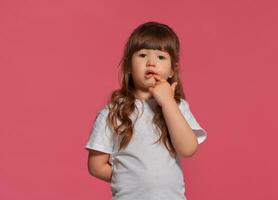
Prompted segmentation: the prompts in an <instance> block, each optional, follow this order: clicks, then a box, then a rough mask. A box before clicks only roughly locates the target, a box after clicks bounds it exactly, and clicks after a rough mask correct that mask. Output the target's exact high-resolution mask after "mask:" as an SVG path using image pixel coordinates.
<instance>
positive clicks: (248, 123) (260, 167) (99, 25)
mask: <svg viewBox="0 0 278 200" xmlns="http://www.w3.org/2000/svg"><path fill="white" fill-rule="evenodd" d="M136 2H137V3H135V2H133V1H127V0H125V1H92V0H90V1H89V0H81V1H80V0H79V1H77V0H76V1H61V0H53V1H7V0H6V1H1V2H0V23H1V26H0V66H1V68H0V69H1V71H0V89H1V98H0V101H1V104H0V105H1V107H0V110H1V112H0V116H1V118H0V120H1V123H0V131H1V133H0V159H1V163H0V199H3V200H6V199H12V200H22V199H28V200H32V199H40V200H44V199H47V200H48V199H50V198H51V199H67V200H76V199H82V200H85V199H88V200H89V199H90V200H91V199H96V200H109V199H111V193H110V186H109V184H108V183H106V182H103V181H101V180H98V179H96V178H94V177H92V176H90V175H89V174H88V171H87V151H86V150H85V149H84V148H83V146H84V145H85V143H86V141H87V138H88V134H89V131H90V129H91V126H92V123H93V121H92V120H93V119H94V117H95V114H96V111H97V110H98V109H99V108H100V107H101V106H103V104H104V103H105V101H106V100H107V98H108V95H109V94H110V93H111V91H112V90H114V89H116V88H118V87H119V82H118V67H117V65H118V63H119V61H120V58H121V56H122V51H123V46H124V43H125V41H126V40H127V37H128V36H129V34H130V33H131V31H132V30H133V29H134V28H135V27H136V26H138V25H139V24H141V23H143V22H146V21H151V20H153V21H159V22H162V23H166V24H168V25H170V26H171V27H172V28H173V29H174V30H175V31H176V33H177V34H178V36H179V37H180V41H181V45H182V47H181V51H182V52H181V68H182V69H181V77H182V80H183V84H184V89H185V93H186V95H187V100H188V101H189V103H190V107H191V110H192V112H193V113H194V115H195V117H196V118H197V120H198V121H199V123H200V124H201V126H202V127H203V128H205V129H206V130H207V132H208V139H207V141H206V142H205V143H203V144H201V145H200V146H199V149H198V152H197V153H196V154H195V155H194V156H193V157H191V158H187V159H184V160H183V167H184V168H183V169H184V175H185V181H186V195H187V197H188V199H189V200H203V199H206V200H208V199H211V200H218V199H219V200H220V199H225V200H234V199H237V200H239V199H242V200H245V199H252V200H261V199H267V200H274V199H278V191H277V180H278V172H277V169H278V160H277V155H276V154H277V139H278V136H277V134H278V126H277V122H276V120H277V111H278V110H277V102H278V98H277V97H278V94H277V85H278V84H277V83H278V81H277V74H278V73H277V72H278V70H277V64H278V61H277V53H278V51H277V44H278V39H277V35H278V28H277V27H278V26H277V25H278V23H277V19H278V17H277V6H278V5H277V3H276V1H274V0H273V1H254V0H252V1H251V0H249V1H247V0H244V1H243V0H241V1H222V0H218V1H217V0H212V1H176V2H174V1H171V2H170V1H155V0H153V1H149V0H148V1H147V0H145V1H136Z"/></svg>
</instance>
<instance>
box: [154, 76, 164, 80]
mask: <svg viewBox="0 0 278 200" xmlns="http://www.w3.org/2000/svg"><path fill="white" fill-rule="evenodd" d="M154 77H155V79H156V80H159V81H164V79H163V78H162V77H160V76H159V75H158V74H154Z"/></svg>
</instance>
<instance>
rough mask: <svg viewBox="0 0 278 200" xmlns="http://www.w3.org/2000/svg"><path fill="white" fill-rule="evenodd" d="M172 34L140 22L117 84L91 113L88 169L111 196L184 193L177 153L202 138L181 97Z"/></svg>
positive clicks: (136, 199)
mask: <svg viewBox="0 0 278 200" xmlns="http://www.w3.org/2000/svg"><path fill="white" fill-rule="evenodd" d="M179 48H180V44H179V39H178V37H177V35H176V34H175V32H174V31H173V30H172V29H171V28H170V27H169V26H167V25H165V24H161V23H158V22H147V23H144V24H141V25H140V26H138V27H137V28H136V29H135V30H134V31H133V32H132V34H131V35H130V37H129V39H128V41H127V43H126V45H125V49H124V55H123V58H122V60H121V63H122V65H121V72H122V74H121V75H122V77H121V80H122V83H121V88H120V89H119V90H116V91H114V92H113V93H112V95H111V97H110V99H109V101H108V102H107V104H106V105H105V106H104V107H102V108H101V109H100V110H99V111H98V113H97V116H96V118H95V121H94V125H93V128H92V130H91V134H90V136H89V139H88V142H87V143H86V145H85V148H86V149H87V150H89V157H88V169H89V172H90V174H91V175H93V176H95V177H97V178H99V179H101V180H104V181H107V182H109V183H111V190H112V199H113V200H155V199H159V200H163V199H165V200H185V199H186V197H185V184H184V177H183V172H182V167H181V158H183V157H189V156H192V155H193V154H194V152H196V150H197V147H198V144H200V143H202V142H203V141H205V140H206V138H207V133H206V131H205V130H204V129H203V128H202V127H201V126H200V125H199V123H198V122H197V120H196V119H195V117H194V116H193V114H192V113H191V111H190V109H189V103H188V102H187V101H186V100H185V96H184V93H183V87H182V82H181V81H180V78H179Z"/></svg>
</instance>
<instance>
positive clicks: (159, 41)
mask: <svg viewBox="0 0 278 200" xmlns="http://www.w3.org/2000/svg"><path fill="white" fill-rule="evenodd" d="M172 43H173V40H172V39H170V38H169V37H167V36H164V37H163V36H161V35H159V36H158V35H142V36H140V37H138V38H137V40H135V41H134V43H133V48H132V49H133V52H135V51H138V50H140V49H154V50H160V51H167V52H172V51H173V48H174V44H172Z"/></svg>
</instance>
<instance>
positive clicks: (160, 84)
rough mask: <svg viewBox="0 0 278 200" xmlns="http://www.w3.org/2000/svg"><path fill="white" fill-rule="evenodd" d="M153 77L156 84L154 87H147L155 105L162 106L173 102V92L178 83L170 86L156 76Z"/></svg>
mask: <svg viewBox="0 0 278 200" xmlns="http://www.w3.org/2000/svg"><path fill="white" fill-rule="evenodd" d="M153 77H154V78H155V81H156V82H155V85H154V86H152V87H149V91H150V92H151V93H152V96H153V97H154V98H155V100H156V101H157V103H158V104H159V105H160V106H162V105H165V104H166V103H167V102H169V101H172V100H174V95H175V90H176V86H177V84H178V83H177V82H174V83H173V84H172V85H170V84H169V83H168V81H167V80H165V79H164V78H162V77H161V76H159V75H157V74H154V75H153Z"/></svg>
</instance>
